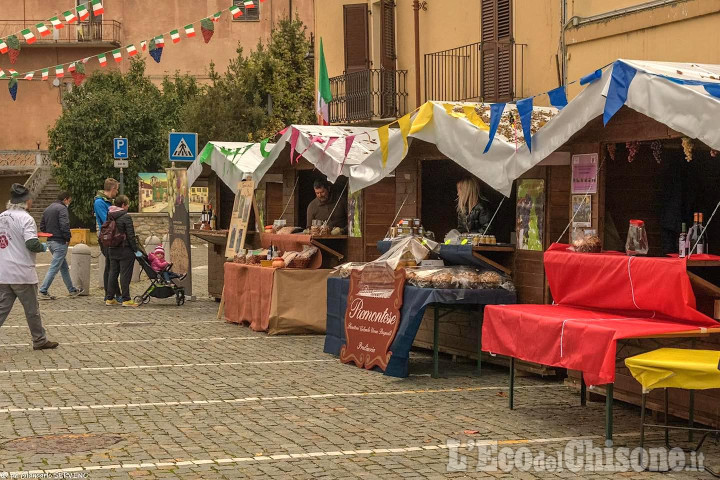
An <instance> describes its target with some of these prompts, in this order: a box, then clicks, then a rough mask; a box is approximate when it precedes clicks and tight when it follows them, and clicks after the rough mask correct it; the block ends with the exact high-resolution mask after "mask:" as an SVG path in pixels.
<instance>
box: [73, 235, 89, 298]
mask: <svg viewBox="0 0 720 480" xmlns="http://www.w3.org/2000/svg"><path fill="white" fill-rule="evenodd" d="M90 259H91V255H90V247H88V246H87V245H85V244H84V243H79V244H77V245H75V246H74V247H72V253H71V255H70V278H71V279H72V282H73V285H74V286H75V288H82V289H83V290H84V293H83V295H89V294H90Z"/></svg>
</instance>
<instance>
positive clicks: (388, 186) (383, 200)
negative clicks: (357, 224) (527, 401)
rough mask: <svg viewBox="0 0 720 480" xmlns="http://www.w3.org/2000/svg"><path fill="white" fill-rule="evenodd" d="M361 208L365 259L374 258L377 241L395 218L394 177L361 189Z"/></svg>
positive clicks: (376, 254)
mask: <svg viewBox="0 0 720 480" xmlns="http://www.w3.org/2000/svg"><path fill="white" fill-rule="evenodd" d="M363 194H364V195H365V197H364V199H363V208H364V209H365V213H364V216H365V225H364V228H363V239H364V240H365V261H367V262H369V261H372V260H375V259H376V258H378V257H379V256H380V253H378V250H377V242H379V241H380V240H382V239H383V238H385V235H386V234H387V233H388V230H389V229H390V226H391V224H392V222H393V219H394V218H395V212H396V211H397V207H396V206H395V178H394V177H389V178H384V179H383V180H381V181H380V182H378V183H376V184H375V185H371V186H369V187H367V188H365V189H364V190H363Z"/></svg>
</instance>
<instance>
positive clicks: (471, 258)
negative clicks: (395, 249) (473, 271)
mask: <svg viewBox="0 0 720 480" xmlns="http://www.w3.org/2000/svg"><path fill="white" fill-rule="evenodd" d="M391 246H392V242H391V241H389V240H380V241H379V242H378V244H377V249H378V251H379V252H380V253H381V254H385V253H386V252H387V251H388V250H390V247H391ZM439 247H440V249H439V252H438V256H439V257H440V258H442V259H443V261H444V262H445V265H448V266H452V265H467V266H471V267H475V268H480V269H482V270H493V271H495V272H498V273H503V272H502V271H501V270H499V269H497V268H495V267H494V266H492V265H490V264H488V263H485V262H483V261H482V260H480V259H479V258H477V257H475V255H473V249H472V245H470V244H466V245H443V244H441V245H439Z"/></svg>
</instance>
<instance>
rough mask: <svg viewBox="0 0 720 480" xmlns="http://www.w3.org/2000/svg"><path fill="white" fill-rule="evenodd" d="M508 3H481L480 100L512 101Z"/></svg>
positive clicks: (494, 0)
mask: <svg viewBox="0 0 720 480" xmlns="http://www.w3.org/2000/svg"><path fill="white" fill-rule="evenodd" d="M510 2H511V0H482V4H481V5H482V13H481V15H482V23H481V39H482V97H483V99H484V100H485V101H490V102H507V101H510V100H512V99H513V82H512V57H513V55H512V54H513V46H512V12H511V3H510Z"/></svg>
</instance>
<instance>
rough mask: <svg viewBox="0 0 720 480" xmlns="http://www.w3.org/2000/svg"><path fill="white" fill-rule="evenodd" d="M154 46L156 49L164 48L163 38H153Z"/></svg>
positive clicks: (160, 36)
mask: <svg viewBox="0 0 720 480" xmlns="http://www.w3.org/2000/svg"><path fill="white" fill-rule="evenodd" d="M155 45H156V46H157V48H165V37H163V36H162V35H159V36H157V37H155Z"/></svg>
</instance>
